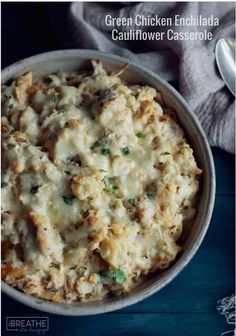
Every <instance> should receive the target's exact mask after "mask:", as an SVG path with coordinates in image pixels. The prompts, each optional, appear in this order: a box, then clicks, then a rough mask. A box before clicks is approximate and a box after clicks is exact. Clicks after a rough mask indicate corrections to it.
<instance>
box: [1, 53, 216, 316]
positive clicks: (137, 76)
mask: <svg viewBox="0 0 236 336" xmlns="http://www.w3.org/2000/svg"><path fill="white" fill-rule="evenodd" d="M90 59H100V60H102V61H103V63H104V65H105V68H106V69H108V70H115V69H120V68H121V66H122V65H124V64H125V63H129V67H128V69H127V70H126V72H125V76H123V77H124V78H125V79H126V80H127V81H128V82H133V83H143V84H149V85H151V86H153V87H155V88H156V89H157V90H158V91H160V92H161V93H162V95H163V98H164V101H165V102H166V104H167V105H168V106H170V107H173V108H174V109H175V110H176V111H177V115H178V119H179V122H180V124H181V125H182V127H183V129H184V130H185V133H186V135H187V138H188V140H189V142H190V144H191V146H192V148H193V149H194V154H195V157H196V159H197V162H198V165H199V167H200V168H202V169H203V181H202V183H201V190H200V193H201V194H200V199H199V205H198V213H197V217H196V219H195V221H194V224H193V225H192V226H191V228H189V230H187V231H186V232H185V234H184V239H183V247H184V249H183V252H182V253H181V255H180V256H179V258H178V259H177V260H176V262H175V263H174V264H173V265H172V266H171V267H170V268H169V269H167V270H166V271H164V272H163V273H162V274H160V275H152V276H150V277H147V278H146V279H145V281H143V283H141V284H140V285H139V286H137V287H136V288H135V289H134V290H132V291H131V292H130V293H129V294H126V295H123V296H120V297H115V298H110V299H105V300H103V301H101V302H92V303H52V302H48V301H44V300H40V299H37V298H34V297H33V296H30V295H26V294H24V293H21V292H20V291H18V290H16V289H14V288H12V287H11V286H9V285H7V284H6V283H4V282H2V290H3V292H5V293H6V294H8V295H9V296H10V297H12V298H13V299H15V300H18V301H20V302H22V303H24V304H26V305H28V306H30V307H33V308H36V309H39V310H42V311H45V312H49V313H55V314H61V315H93V314H99V313H105V312H109V311H114V310H117V309H120V308H123V307H126V306H129V305H132V304H134V303H137V302H139V301H141V300H143V299H145V298H147V297H148V296H150V295H152V294H153V293H156V292H157V291H158V290H160V289H161V288H163V287H164V286H165V285H166V284H167V283H169V282H170V281H171V280H173V279H174V278H175V277H176V276H177V275H178V274H179V273H180V272H181V271H182V270H183V268H184V267H185V266H186V265H187V264H188V262H189V261H190V260H191V259H192V257H193V256H194V254H195V253H196V251H197V249H198V248H199V246H200V244H201V242H202V240H203V238H204V236H205V234H206V231H207V228H208V225H209V223H210V219H211V215H212V211H213V207H214V200H215V170H214V163H213V159H212V154H211V149H210V146H209V144H208V142H207V138H206V135H205V134H204V132H203V130H202V127H201V125H200V123H199V121H198V119H197V118H196V116H195V115H194V113H193V112H192V111H191V109H190V108H189V106H188V104H187V103H186V102H185V100H184V99H183V97H182V96H181V95H180V94H179V93H178V92H177V91H176V90H175V89H174V88H173V87H172V86H171V85H169V84H168V83H167V82H166V81H164V80H163V79H162V78H160V77H159V76H158V75H156V74H154V73H153V72H151V71H148V70H146V69H144V68H143V67H141V66H137V65H135V64H133V63H132V62H129V61H128V60H126V59H123V58H121V57H118V56H114V55H108V54H105V53H101V52H98V51H93V50H62V51H53V52H48V53H43V54H40V55H37V56H33V57H30V58H27V59H24V60H22V61H20V62H17V63H15V64H13V65H11V66H9V67H8V68H6V69H4V70H3V71H2V83H3V84H4V83H6V82H8V81H10V80H12V79H14V78H16V77H18V76H19V75H21V74H23V73H25V72H27V71H29V70H33V74H34V80H37V79H38V78H40V77H41V76H45V75H47V74H49V73H52V72H56V71H59V70H68V71H71V70H81V69H85V68H87V67H88V64H89V62H88V60H90Z"/></svg>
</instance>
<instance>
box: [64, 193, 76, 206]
mask: <svg viewBox="0 0 236 336" xmlns="http://www.w3.org/2000/svg"><path fill="white" fill-rule="evenodd" d="M62 198H63V201H64V202H65V203H66V204H67V205H72V204H73V201H74V199H75V196H74V195H64V196H62Z"/></svg>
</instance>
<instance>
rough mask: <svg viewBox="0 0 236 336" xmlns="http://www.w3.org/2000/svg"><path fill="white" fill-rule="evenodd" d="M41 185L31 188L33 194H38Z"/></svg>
mask: <svg viewBox="0 0 236 336" xmlns="http://www.w3.org/2000/svg"><path fill="white" fill-rule="evenodd" d="M39 187H40V186H34V187H32V188H31V189H30V192H31V194H37V192H38V191H39Z"/></svg>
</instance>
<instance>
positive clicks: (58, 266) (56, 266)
mask: <svg viewBox="0 0 236 336" xmlns="http://www.w3.org/2000/svg"><path fill="white" fill-rule="evenodd" d="M50 267H54V268H56V269H60V264H57V263H55V262H51V264H50Z"/></svg>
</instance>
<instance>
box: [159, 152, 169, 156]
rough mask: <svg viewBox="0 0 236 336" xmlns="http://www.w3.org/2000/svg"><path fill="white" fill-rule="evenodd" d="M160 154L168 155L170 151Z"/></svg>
mask: <svg viewBox="0 0 236 336" xmlns="http://www.w3.org/2000/svg"><path fill="white" fill-rule="evenodd" d="M160 155H170V153H169V152H163V153H161V154H160Z"/></svg>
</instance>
